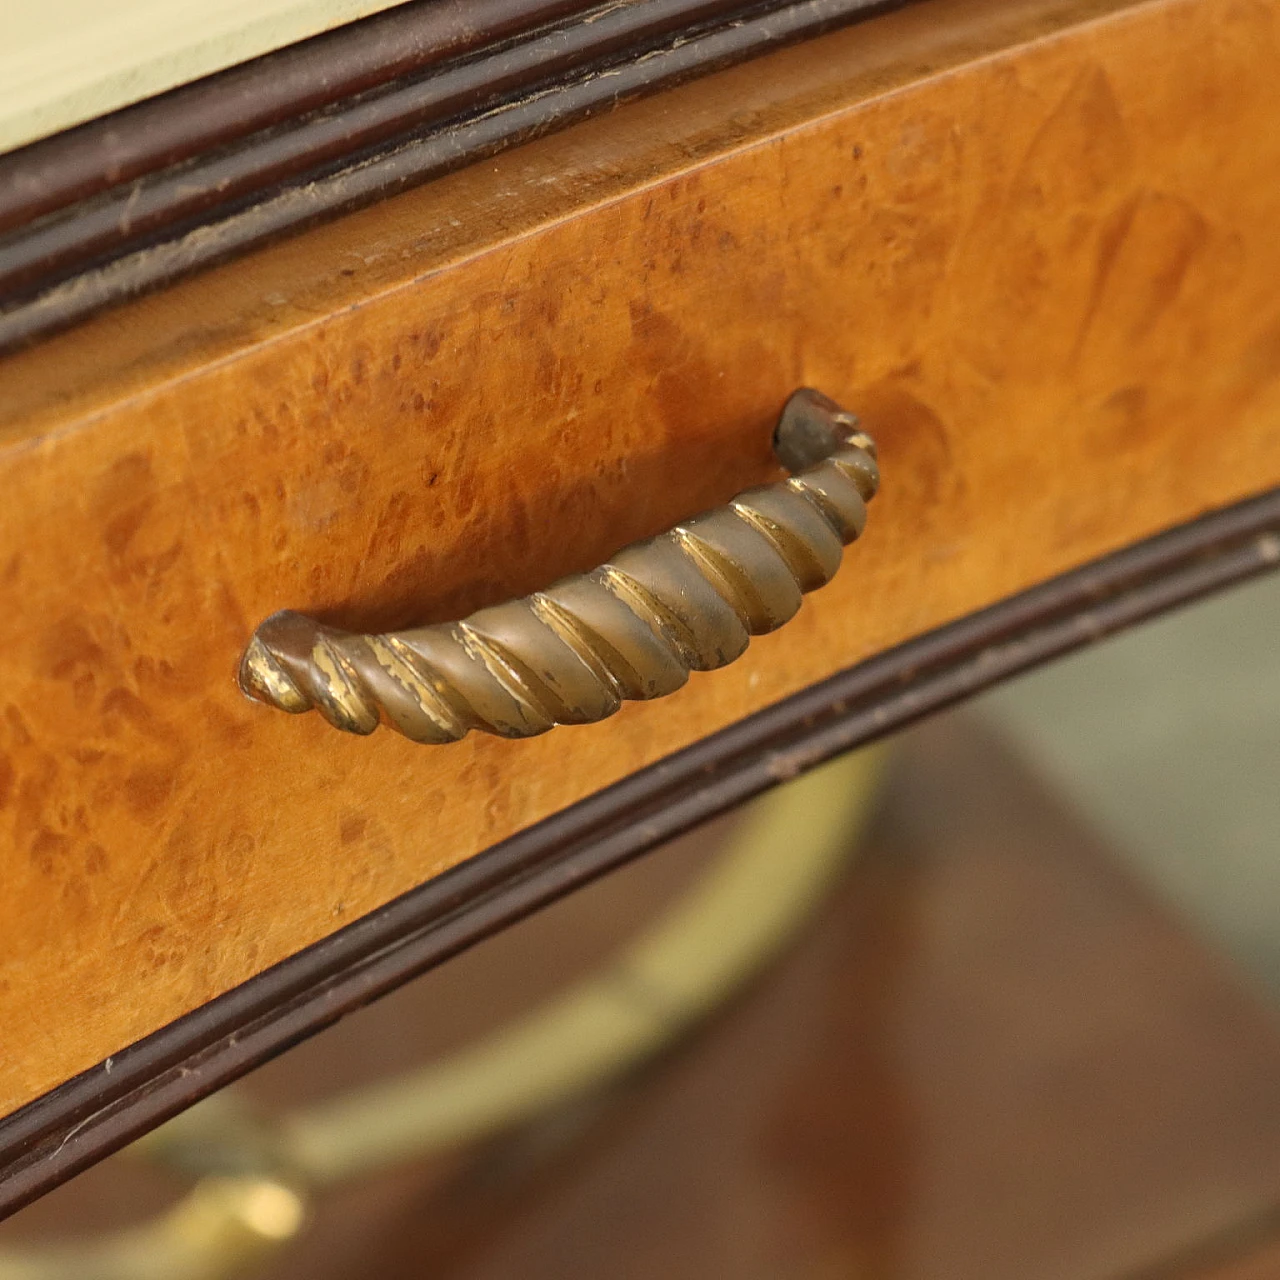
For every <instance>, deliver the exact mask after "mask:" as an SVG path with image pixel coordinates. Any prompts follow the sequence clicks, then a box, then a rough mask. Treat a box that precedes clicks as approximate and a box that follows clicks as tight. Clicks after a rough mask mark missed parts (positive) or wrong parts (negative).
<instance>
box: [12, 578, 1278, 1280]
mask: <svg viewBox="0 0 1280 1280" xmlns="http://www.w3.org/2000/svg"><path fill="white" fill-rule="evenodd" d="M1278 638H1280V577H1276V578H1272V579H1269V580H1265V579H1264V580H1262V581H1259V582H1256V583H1254V584H1252V585H1249V586H1246V587H1243V588H1240V589H1237V590H1235V591H1233V592H1231V593H1228V594H1227V595H1225V596H1222V597H1220V598H1217V599H1214V600H1212V601H1210V602H1207V603H1203V604H1200V605H1197V606H1194V607H1192V608H1189V609H1186V610H1184V611H1182V612H1179V613H1177V614H1175V615H1173V616H1170V617H1167V618H1165V619H1163V620H1160V621H1158V622H1156V623H1154V624H1149V625H1147V626H1145V627H1143V628H1141V629H1139V630H1138V631H1136V632H1134V633H1131V634H1129V635H1125V636H1122V637H1119V638H1116V639H1113V640H1110V641H1108V642H1106V643H1104V644H1102V645H1099V646H1097V647H1096V648H1094V649H1091V650H1088V651H1086V652H1084V653H1082V654H1080V655H1077V656H1075V657H1073V658H1070V659H1068V660H1066V661H1063V662H1061V663H1059V664H1057V665H1055V666H1053V667H1050V668H1048V669H1046V670H1043V671H1040V672H1037V673H1035V674H1033V675H1030V676H1027V677H1024V678H1022V679H1020V680H1018V681H1017V682H1015V683H1012V684H1009V685H1007V686H1005V687H1003V688H1001V689H999V690H997V691H995V692H993V693H992V694H990V695H987V696H986V697H985V698H983V699H982V700H980V701H979V702H977V703H974V704H971V705H970V706H968V707H965V708H962V709H960V710H959V711H957V712H954V713H950V714H948V715H946V716H942V717H939V718H937V719H935V720H933V721H931V722H929V723H928V724H925V725H922V726H920V727H918V728H916V729H914V730H912V731H910V732H908V733H906V734H904V735H901V736H900V737H899V738H898V739H896V740H895V741H894V742H893V744H892V745H891V748H890V750H889V751H888V752H886V753H885V756H884V758H883V761H882V768H881V769H880V772H879V773H878V775H876V777H875V780H874V785H871V784H869V783H868V791H867V795H866V796H865V797H861V798H859V800H858V805H859V806H861V808H860V810H859V813H858V814H857V815H855V820H853V821H852V822H851V823H850V825H849V828H848V835H847V838H846V841H845V843H846V844H847V845H848V848H847V849H846V850H845V852H846V853H847V855H848V858H847V865H845V866H844V867H843V869H842V870H841V871H840V873H839V874H838V875H837V876H835V878H834V879H832V880H831V881H830V883H829V884H828V883H827V881H825V880H824V881H823V882H822V888H821V893H820V894H818V895H817V896H818V898H819V899H820V900H819V901H818V902H817V905H816V906H814V907H813V908H812V909H806V910H805V912H804V913H803V919H802V920H801V922H800V925H799V927H798V929H797V930H796V932H795V935H794V936H792V937H790V938H789V939H788V940H787V941H786V942H785V945H783V946H782V947H781V950H780V952H779V953H778V954H777V955H776V956H774V957H773V958H772V959H770V960H769V962H768V963H767V964H766V965H765V967H764V970H763V971H762V972H760V973H758V974H756V975H754V976H753V977H751V978H750V979H749V980H746V981H743V982H740V983H736V984H730V985H729V986H727V987H726V989H725V991H724V992H723V996H722V998H719V997H718V998H717V1001H716V1002H715V1007H714V1009H711V1010H710V1011H709V1012H708V1013H707V1015H706V1016H705V1017H701V1016H700V1017H699V1018H698V1019H697V1020H696V1025H694V1026H693V1027H692V1028H691V1029H690V1028H686V1029H685V1030H683V1031H682V1032H681V1034H679V1035H678V1036H677V1035H673V1036H672V1037H671V1038H670V1039H669V1041H667V1042H664V1043H663V1044H662V1045H661V1046H660V1047H659V1051H657V1052H656V1053H653V1052H651V1053H648V1054H646V1055H642V1056H640V1057H637V1058H636V1060H635V1061H634V1062H631V1063H630V1065H629V1066H627V1067H626V1069H625V1070H622V1071H620V1072H614V1073H612V1074H608V1075H607V1076H602V1077H601V1078H600V1079H599V1080H596V1081H595V1082H594V1083H592V1084H591V1085H590V1086H589V1087H584V1088H580V1089H577V1090H576V1091H571V1092H570V1094H569V1096H566V1097H565V1098H562V1099H561V1100H560V1101H558V1102H557V1103H556V1104H555V1105H549V1106H547V1107H545V1108H543V1109H542V1110H540V1111H539V1112H538V1113H537V1114H535V1115H534V1116H533V1117H532V1118H531V1119H530V1118H527V1117H526V1118H523V1119H521V1120H520V1121H519V1122H518V1123H512V1124H510V1125H508V1126H505V1127H501V1126H500V1128H499V1131H496V1132H492V1133H487V1134H485V1135H483V1136H481V1137H479V1138H478V1139H477V1140H475V1141H473V1142H461V1143H456V1144H453V1145H449V1144H445V1146H444V1147H443V1148H442V1149H439V1150H436V1151H434V1152H433V1153H432V1154H430V1155H429V1156H423V1157H420V1158H416V1159H409V1160H406V1161H399V1162H394V1163H391V1164H389V1165H388V1167H387V1168H385V1169H382V1170H379V1171H376V1172H374V1173H371V1174H367V1175H362V1176H361V1177H359V1178H353V1179H351V1180H349V1181H348V1182H347V1183H345V1184H343V1185H340V1186H338V1187H336V1188H335V1189H333V1190H327V1191H323V1192H320V1193H317V1194H316V1195H315V1196H314V1197H313V1198H312V1199H311V1201H310V1204H309V1208H308V1210H307V1217H306V1220H305V1221H303V1222H301V1225H300V1226H297V1224H293V1223H291V1222H289V1223H286V1227H287V1228H288V1229H287V1230H282V1231H281V1232H280V1234H281V1236H282V1242H281V1243H280V1247H278V1248H276V1247H274V1246H273V1247H271V1248H267V1249H264V1250H263V1251H262V1253H261V1256H259V1257H258V1258H256V1260H253V1261H252V1262H251V1264H247V1265H245V1266H242V1267H241V1266H237V1268H236V1271H237V1273H243V1274H246V1275H249V1274H254V1275H259V1276H263V1277H273V1278H275V1280H302V1278H304V1277H306V1278H308V1280H328V1278H330V1277H332V1278H335V1280H336V1278H338V1277H364V1276H374V1275H376V1276H379V1277H381V1278H383V1280H395V1278H397V1277H441V1278H445V1277H449V1278H454V1277H456V1278H458V1280H462V1278H464V1277H465V1278H466V1280H500V1278H510V1280H541V1278H543V1277H546V1278H548V1280H549V1278H550V1277H559V1278H561V1280H563V1278H565V1277H583V1278H587V1277H590V1278H596V1277H609V1278H610V1280H613V1278H615V1277H637V1278H640V1277H663V1278H664V1280H667V1278H673V1277H680V1278H683V1277H689V1278H690V1280H692V1278H694V1277H698V1278H706V1277H729V1278H732V1280H790V1278H793V1277H795V1278H809V1277H813V1278H826V1277H850V1278H852V1280H858V1278H860V1277H869V1278H872V1280H908V1278H910V1280H917V1278H920V1280H925V1278H927V1280H935V1278H936V1280H944V1278H945V1280H969V1278H972V1280H1004V1278H1006V1277H1007V1278H1008V1280H1081V1278H1084V1277H1089V1278H1098V1280H1102V1278H1107V1277H1115V1278H1120V1277H1129V1278H1131V1280H1140V1278H1145V1280H1157V1278H1158V1277H1164V1278H1165V1280H1172V1278H1173V1277H1179V1278H1181V1280H1191V1278H1192V1277H1198V1278H1200V1280H1208V1278H1209V1277H1214V1278H1215V1280H1251V1278H1253V1280H1261V1278H1262V1277H1264V1276H1269V1277H1274V1276H1277V1275H1280V1032H1278V1031H1277V1026H1278V1025H1280V1019H1278V1018H1277V1016H1276V1013H1275V1006H1276V1004H1277V1003H1280V645H1278V644H1277V640H1278ZM832 776H835V775H832ZM852 776H853V775H849V774H844V775H840V777H843V778H844V779H845V781H844V782H843V783H841V784H840V785H851V784H849V782H848V779H849V778H850V777H852ZM833 785H834V784H833ZM858 785H859V786H861V785H862V784H861V783H859V784H858ZM744 821H750V815H748V817H747V818H745V819H744V818H742V817H730V818H726V819H723V820H721V821H719V822H717V823H714V824H711V826H710V827H708V828H706V829H704V830H701V831H699V832H695V833H694V834H692V835H690V836H688V837H685V838H684V839H682V840H679V841H676V842H674V843H672V844H671V845H669V846H666V847H665V848H664V849H661V850H659V851H657V852H656V853H654V854H652V855H650V856H649V857H647V858H645V859H643V860H641V861H640V862H639V863H637V864H635V865H633V866H631V867H628V868H626V869H624V870H623V871H621V872H619V873H617V874H615V875H613V876H611V877H608V878H606V879H605V880H604V881H602V882H600V883H599V884H597V885H594V886H592V887H590V888H589V889H587V890H585V891H583V892H581V893H579V894H577V895H575V896H574V897H572V898H570V899H568V900H566V901H564V902H562V903H560V904H557V905H556V906H554V907H553V908H551V909H549V910H547V911H546V912H544V913H542V914H541V915H539V916H538V917H536V918H534V919H532V920H530V921H527V922H525V923H524V924H522V925H520V926H517V927H516V928H514V929H512V930H510V931H508V932H507V933H505V934H503V935H501V936H499V937H497V938H495V939H492V940H491V941H489V942H486V943H485V944H483V945H482V946H480V947H478V948H477V949H475V950H474V951H472V952H470V953H468V954H467V955H465V956H462V957H460V958H459V959H458V960H456V961H454V962H452V963H450V964H448V965H446V966H444V967H443V968H442V969H440V970H438V971H436V972H434V973H432V974H429V975H427V976H426V977H425V978H423V979H420V980H419V981H418V982H416V983H415V984H412V985H411V986H410V987H408V988H406V989H404V990H403V991H401V992H399V993H397V994H396V995H395V996H393V997H391V998H389V999H387V1000H385V1001H383V1002H382V1003H381V1004H379V1005H377V1006H375V1007H373V1008H371V1009H368V1010H365V1011H363V1012H361V1013H359V1014H357V1015H355V1016H353V1017H352V1018H350V1019H348V1020H347V1021H346V1022H344V1023H342V1024H340V1025H339V1026H337V1027H335V1028H333V1029H332V1030H330V1031H328V1032H326V1033H324V1034H323V1035H321V1036H319V1037H317V1038H316V1039H315V1040H313V1041H311V1042H308V1043H307V1044H305V1045H303V1046H300V1047H299V1048H297V1049H295V1050H293V1051H291V1052H290V1053H288V1054H287V1055H285V1056H284V1057H282V1058H281V1059H279V1060H277V1061H276V1062H274V1063H272V1064H269V1065H268V1066H267V1067H266V1068H264V1069H262V1070H261V1071H259V1072H258V1073H257V1074H256V1075H254V1076H253V1077H251V1078H250V1079H249V1080H247V1081H245V1082H243V1083H242V1084H241V1085H238V1086H236V1094H237V1096H238V1097H240V1098H241V1099H243V1105H244V1106H246V1107H248V1108H249V1109H250V1110H251V1111H252V1112H253V1113H254V1114H257V1115H261V1116H264V1117H268V1118H269V1117H271V1116H273V1115H279V1114H281V1113H283V1112H289V1111H297V1110H298V1109H299V1108H303V1107H306V1106H309V1105H312V1104H314V1103H318V1102H321V1101H323V1100H325V1099H327V1098H330V1097H332V1096H334V1095H335V1094H339V1093H341V1092H342V1091H344V1090H349V1089H359V1088H362V1087H365V1086H367V1085H369V1084H370V1083H371V1082H375V1081H377V1080H379V1079H383V1078H385V1077H387V1076H388V1075H389V1074H393V1073H396V1072H404V1071H407V1070H410V1069H412V1068H414V1067H415V1066H418V1065H420V1064H422V1063H424V1062H430V1061H433V1060H440V1059H446V1058H447V1057H448V1055H449V1054H451V1053H453V1052H457V1051H460V1050H462V1049H463V1048H464V1047H465V1046H467V1045H468V1044H472V1043H474V1042H476V1041H477V1040H478V1039H479V1038H482V1037H484V1036H486V1035H488V1034H490V1033H493V1032H495V1031H496V1030H499V1029H501V1028H502V1027H504V1026H505V1025H507V1024H508V1023H509V1022H510V1020H511V1019H512V1018H514V1017H518V1016H520V1015H522V1014H525V1013H527V1012H528V1011H529V1010H532V1009H536V1008H538V1007H539V1005H540V1004H541V1003H542V1002H544V1001H546V1000H548V999H550V998H552V997H553V995H554V994H555V993H556V992H558V991H561V990H563V989H564V988H565V987H566V984H570V983H572V982H574V981H575V980H577V979H579V978H581V977H582V976H583V975H584V974H590V973H592V972H593V971H594V970H596V969H597V968H598V967H599V966H600V965H601V964H603V963H605V962H606V961H607V959H608V957H610V956H611V955H613V954H614V953H615V952H616V951H617V950H618V948H619V947H620V946H622V945H623V944H624V943H625V941H626V940H627V939H628V938H630V937H632V936H634V935H635V933H636V932H637V930H641V929H643V928H644V927H645V925H646V923H647V922H651V921H652V920H653V919H655V918H656V917H658V916H660V915H661V914H662V912H663V911H665V910H667V909H669V908H670V907H671V906H672V904H674V903H678V902H680V901H681V900H682V895H683V894H685V892H686V891H687V890H688V888H689V886H690V885H692V884H693V883H694V882H695V881H696V880H697V879H698V877H700V876H702V875H704V874H706V873H707V871H708V868H711V867H713V866H715V865H716V864H717V860H718V859H720V858H721V857H722V856H723V851H724V849H726V848H732V847H733V845H734V841H735V840H739V841H740V840H741V839H742V830H743V826H742V824H743V822H744ZM784 843H785V842H784ZM794 852H795V850H793V849H791V848H789V847H780V848H779V849H778V856H779V857H781V858H785V857H789V856H791V855H792V854H793V853H794ZM770 892H774V891H770ZM766 896H767V895H766ZM723 928H724V929H728V926H724V927H723ZM722 931H723V929H722ZM642 994H643V993H642ZM518 1070H519V1065H518V1064H517V1071H518ZM219 1123H220V1122H217V1121H215V1125H214V1128H215V1129H216V1128H217V1125H218V1124H219ZM188 1185H189V1183H188V1182H187V1181H184V1180H183V1178H181V1177H175V1175H174V1174H172V1173H171V1172H166V1171H165V1170H164V1169H162V1168H158V1167H155V1165H154V1164H153V1163H148V1162H146V1161H144V1160H142V1159H139V1158H136V1157H130V1156H129V1155H125V1156H122V1157H119V1158H116V1159H114V1160H112V1161H109V1162H107V1163H106V1164H105V1165H103V1166H99V1167H98V1168H97V1169H94V1170H91V1171H90V1172H89V1173H88V1174H86V1175H83V1176H82V1177H81V1178H79V1179H77V1180H76V1181H75V1182H73V1183H71V1184H70V1185H68V1186H66V1187H64V1188H62V1189H60V1190H58V1191H56V1192H54V1193H53V1194H52V1195H50V1196H48V1197H46V1198H45V1199H44V1200H43V1201H41V1202H39V1203H38V1204H36V1205H35V1206H33V1207H31V1208H30V1209H28V1210H26V1211H24V1212H23V1213H21V1214H19V1215H17V1216H16V1217H15V1218H14V1219H12V1220H11V1221H10V1222H8V1223H6V1224H4V1225H3V1226H0V1246H3V1247H4V1248H5V1249H8V1250H10V1251H12V1250H15V1249H19V1248H30V1247H34V1246H42V1247H43V1246H44V1245H47V1244H48V1243H49V1242H51V1241H57V1240H66V1239H67V1238H70V1237H79V1238H89V1237H92V1236H93V1235H94V1233H98V1232H104V1231H113V1230H119V1229H121V1228H124V1227H126V1226H127V1225H128V1224H131V1223H136V1222H138V1221H140V1220H142V1219H145V1218H146V1217H147V1216H148V1215H151V1214H158V1213H163V1212H164V1211H165V1209H166V1207H167V1206H171V1205H173V1204H174V1203H175V1202H177V1200H178V1198H179V1197H180V1196H181V1195H182V1194H183V1192H184V1191H185V1190H186V1188H187V1187H188ZM286 1217H287V1215H286ZM295 1226H297V1229H296V1230H295V1229H294V1228H295ZM284 1236H288V1237H290V1238H289V1239H288V1241H287V1242H284V1241H283V1237H284ZM135 1243H136V1242H135ZM6 1256H7V1258H8V1261H7V1262H6V1261H5V1260H4V1258H0V1280H36V1278H37V1277H43V1278H44V1280H52V1278H54V1277H66V1278H69V1277H72V1276H75V1277H79V1280H95V1278H97V1277H103V1276H108V1275H115V1274H117V1273H118V1274H123V1275H129V1276H131V1277H133V1276H136V1277H145V1276H147V1275H151V1274H156V1275H157V1277H158V1278H159V1277H160V1276H164V1277H165V1280H181V1276H179V1275H177V1274H174V1273H173V1272H172V1271H170V1272H168V1273H166V1272H165V1270H164V1268H163V1267H161V1268H160V1270H158V1271H155V1272H153V1271H150V1270H148V1269H147V1267H146V1265H145V1260H144V1261H139V1258H138V1255H136V1254H135V1255H133V1256H132V1261H127V1262H125V1263H121V1262H120V1261H119V1257H117V1259H116V1262H115V1263H111V1264H110V1265H108V1263H105V1262H103V1260H102V1258H101V1257H98V1258H97V1261H96V1262H95V1255H94V1254H93V1250H92V1249H90V1250H89V1251H88V1252H87V1253H85V1254H82V1255H77V1256H76V1257H72V1258H71V1259H70V1260H68V1258H66V1257H63V1258H61V1259H59V1258H57V1257H55V1256H54V1255H51V1254H49V1253H48V1252H47V1251H41V1252H39V1253H38V1254H29V1255H27V1256H26V1260H25V1261H22V1260H21V1259H20V1258H19V1257H18V1255H17V1254H15V1253H13V1252H10V1253H9V1254H8V1255H6ZM211 1265H212V1264H211ZM6 1266H7V1267H8V1270H6V1269H5V1268H6ZM110 1266H116V1267H117V1271H116V1272H112V1271H111V1270H110ZM103 1267H106V1268H107V1269H106V1270H103V1269H102V1268H103ZM24 1268H25V1269H24ZM95 1268H96V1269H95ZM197 1273H198V1272H197V1271H187V1272H183V1274H197ZM203 1274H207V1275H210V1276H211V1275H213V1274H214V1271H209V1272H206V1273H203Z"/></svg>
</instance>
